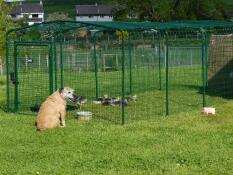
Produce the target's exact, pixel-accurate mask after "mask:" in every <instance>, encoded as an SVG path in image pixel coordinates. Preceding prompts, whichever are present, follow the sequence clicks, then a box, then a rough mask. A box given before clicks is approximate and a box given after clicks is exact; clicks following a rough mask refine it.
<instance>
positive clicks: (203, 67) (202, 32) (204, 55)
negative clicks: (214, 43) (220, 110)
mask: <svg viewBox="0 0 233 175" xmlns="http://www.w3.org/2000/svg"><path fill="white" fill-rule="evenodd" d="M201 34H202V46H201V48H202V52H201V63H202V88H203V91H202V93H203V94H202V100H203V101H202V103H203V107H206V78H205V74H206V73H205V61H206V56H207V55H206V44H207V43H206V31H205V30H204V29H201Z"/></svg>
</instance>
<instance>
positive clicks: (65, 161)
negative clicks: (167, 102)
mask: <svg viewBox="0 0 233 175" xmlns="http://www.w3.org/2000/svg"><path fill="white" fill-rule="evenodd" d="M1 80H2V79H1ZM3 82H4V81H1V86H0V87H1V89H0V93H1V97H5V95H4V94H5V88H4V86H2V85H3V84H4V83H3ZM4 100H5V98H1V103H2V101H4ZM232 106H233V101H226V102H225V103H224V104H218V105H217V106H216V109H217V115H216V116H213V117H204V116H203V115H202V114H201V113H200V111H197V110H196V111H189V112H188V113H187V112H183V113H179V114H176V115H170V116H169V117H156V118H154V119H152V120H148V121H147V120H137V121H131V122H130V123H128V124H126V125H125V126H121V125H115V124H113V123H112V122H108V121H106V120H102V119H95V120H92V121H90V122H81V121H79V120H77V119H76V118H75V117H74V115H69V117H68V119H67V127H66V128H62V129H53V130H47V131H45V132H42V133H40V132H36V131H35V127H34V121H35V117H36V116H35V114H34V115H19V114H7V113H5V112H3V111H0V138H1V139H0V165H1V168H0V174H1V175H4V174H6V175H11V174H12V175H15V174H22V175H25V174H41V175H42V174H43V175H48V174H52V175H55V174H57V175H58V174H59V175H60V174H64V175H66V174H143V175H144V174H168V175H170V174H178V175H181V174H216V175H219V174H229V175H230V174H232V173H233V166H232V164H233V137H232V135H233V118H232V113H233V107H232Z"/></svg>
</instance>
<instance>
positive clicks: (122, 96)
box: [121, 31, 125, 125]
mask: <svg viewBox="0 0 233 175" xmlns="http://www.w3.org/2000/svg"><path fill="white" fill-rule="evenodd" d="M121 52H122V55H121V64H122V66H121V69H122V77H121V98H122V100H121V101H122V104H121V106H122V111H121V124H122V125H124V124H125V104H124V103H125V44H124V33H123V31H121Z"/></svg>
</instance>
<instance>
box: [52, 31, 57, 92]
mask: <svg viewBox="0 0 233 175" xmlns="http://www.w3.org/2000/svg"><path fill="white" fill-rule="evenodd" d="M53 57H54V74H55V75H54V82H55V90H57V36H56V33H54V36H53Z"/></svg>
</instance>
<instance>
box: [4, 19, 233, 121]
mask: <svg viewBox="0 0 233 175" xmlns="http://www.w3.org/2000/svg"><path fill="white" fill-rule="evenodd" d="M232 34H233V23H232V22H226V21H176V22H167V23H158V22H75V21H53V22H46V23H42V24H36V25H33V26H26V27H21V28H16V29H12V30H10V31H8V32H7V34H6V65H7V77H6V78H7V105H6V109H7V111H8V112H19V113H32V112H33V108H35V106H39V105H40V104H41V103H42V102H43V101H44V100H45V99H46V97H47V96H48V95H49V94H51V93H53V92H54V91H55V90H57V89H59V88H60V87H63V86H69V87H71V88H73V89H75V91H76V93H77V95H79V96H84V97H86V98H87V102H86V103H84V104H82V105H81V106H80V107H79V109H77V110H75V111H70V114H74V115H75V113H76V112H77V111H78V110H82V111H90V112H92V113H93V115H94V118H95V119H107V120H110V121H114V122H116V123H122V124H124V123H125V122H129V121H130V120H138V119H149V118H154V117H156V116H167V115H170V114H176V113H179V112H188V111H190V110H198V111H200V110H201V109H202V107H203V106H211V105H215V104H216V103H218V102H221V100H222V99H232V97H233V35H232ZM104 97H105V98H104ZM100 98H103V99H111V100H110V102H109V103H105V104H104V103H101V104H96V103H94V102H95V101H96V100H97V99H100ZM116 99H118V100H116ZM115 101H116V103H115ZM80 108H81V109H80Z"/></svg>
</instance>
